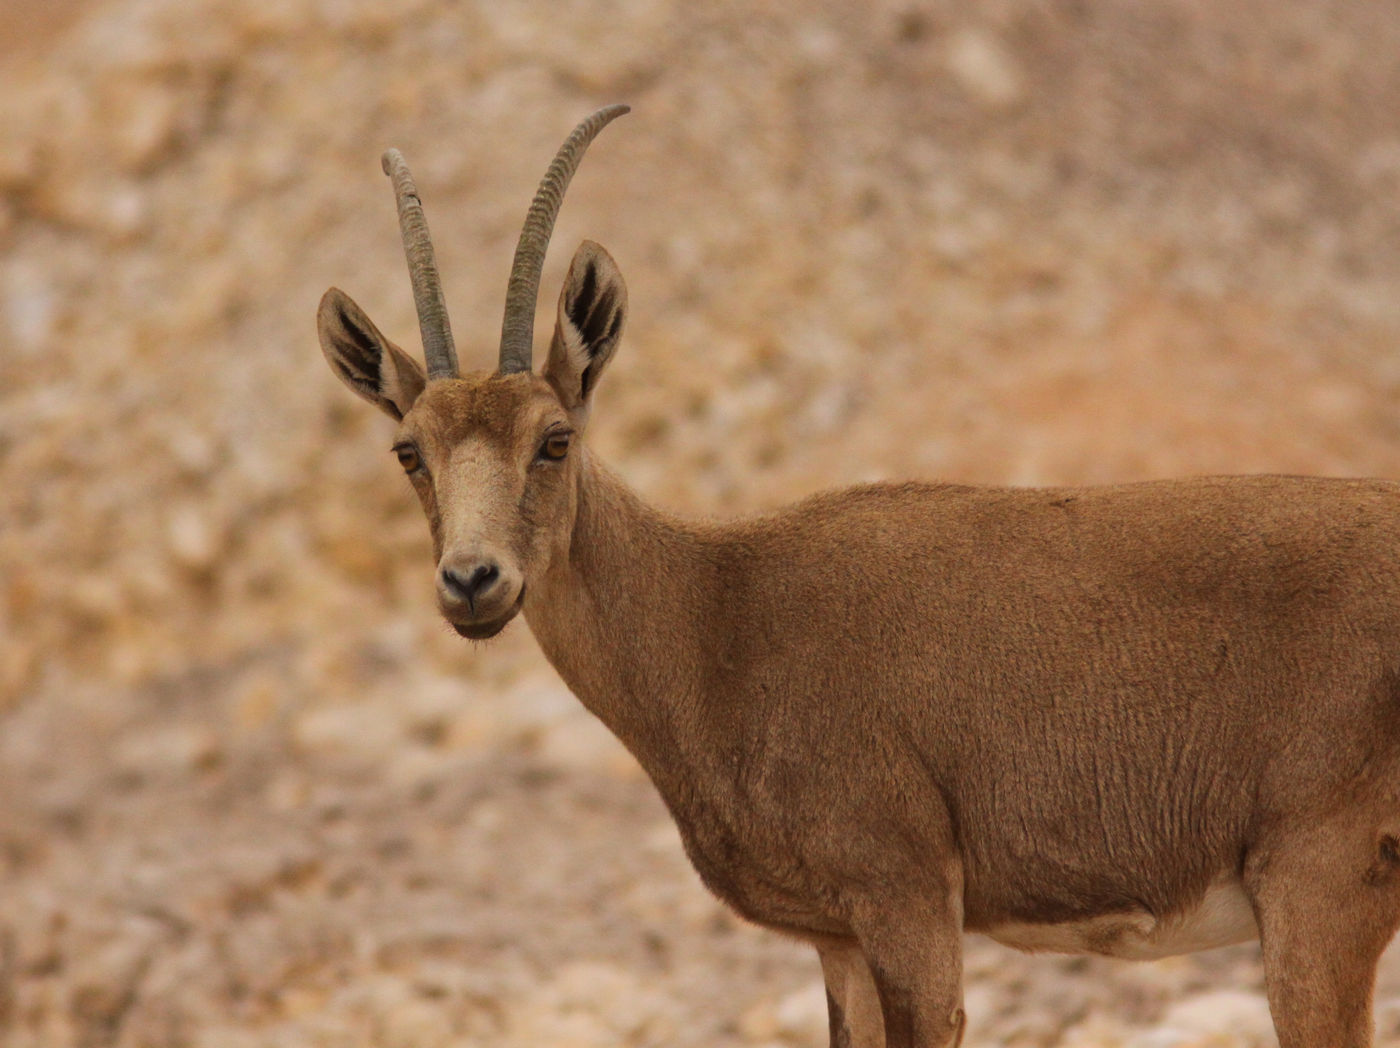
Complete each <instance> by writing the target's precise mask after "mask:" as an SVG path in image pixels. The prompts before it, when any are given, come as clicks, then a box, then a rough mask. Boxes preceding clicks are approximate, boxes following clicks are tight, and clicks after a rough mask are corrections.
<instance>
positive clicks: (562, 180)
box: [500, 105, 632, 375]
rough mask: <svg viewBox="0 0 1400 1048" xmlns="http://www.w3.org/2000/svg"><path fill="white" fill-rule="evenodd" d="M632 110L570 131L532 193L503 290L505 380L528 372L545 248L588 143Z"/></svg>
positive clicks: (613, 110) (603, 114)
mask: <svg viewBox="0 0 1400 1048" xmlns="http://www.w3.org/2000/svg"><path fill="white" fill-rule="evenodd" d="M631 108H632V107H631V106H624V105H614V106H606V107H605V108H603V109H600V110H598V111H597V112H596V113H594V114H593V115H592V116H590V117H589V118H588V119H587V120H585V121H584V122H583V123H581V124H579V125H578V127H576V128H574V131H573V134H571V135H570V136H569V137H568V138H567V139H565V140H564V144H563V145H562V146H560V147H559V152H558V153H556V154H555V156H554V162H553V163H551V164H550V165H549V170H548V171H546V172H545V175H544V178H543V180H541V182H540V188H539V189H537V190H536V191H535V199H534V201H532V202H531V204H530V210H529V212H528V213H527V214H526V215H525V228H523V229H522V230H521V231H520V240H519V242H518V243H517V244H516V245H515V261H514V262H513V263H512V264H511V267H510V284H509V286H508V287H507V288H506V313H505V319H504V320H502V321H501V364H500V370H501V374H503V375H508V374H510V373H511V372H514V371H529V370H530V368H531V363H530V357H531V355H532V351H533V349H534V342H535V302H536V300H537V299H538V298H539V292H540V273H541V272H542V271H543V269H544V255H545V251H546V250H548V248H549V235H550V234H551V233H552V232H554V219H555V218H556V217H557V216H558V214H559V205H560V204H562V203H563V201H564V190H565V189H567V188H568V187H569V180H570V179H571V178H573V177H574V172H575V171H576V170H578V165H579V161H580V160H582V159H583V153H584V150H586V149H587V148H588V144H589V143H590V142H592V141H593V139H594V137H595V136H596V135H597V134H598V132H599V131H601V130H603V128H605V127H607V125H608V124H609V123H611V122H612V121H613V120H615V119H616V118H617V117H620V116H621V115H622V114H623V113H626V112H630V111H631Z"/></svg>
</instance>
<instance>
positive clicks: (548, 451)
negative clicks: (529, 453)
mask: <svg viewBox="0 0 1400 1048" xmlns="http://www.w3.org/2000/svg"><path fill="white" fill-rule="evenodd" d="M570 436H571V434H568V433H551V434H550V435H549V436H547V437H545V438H544V443H543V444H542V445H540V458H544V459H549V460H551V461H553V462H558V461H559V460H560V459H561V458H563V457H564V456H565V455H567V454H568V453H569V438H570Z"/></svg>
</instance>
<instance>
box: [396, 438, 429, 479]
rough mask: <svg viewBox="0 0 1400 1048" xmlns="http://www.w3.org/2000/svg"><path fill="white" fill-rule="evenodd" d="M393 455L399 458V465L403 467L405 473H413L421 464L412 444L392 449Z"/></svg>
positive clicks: (416, 450)
mask: <svg viewBox="0 0 1400 1048" xmlns="http://www.w3.org/2000/svg"><path fill="white" fill-rule="evenodd" d="M394 454H395V455H397V456H398V457H399V465H400V466H402V467H403V471H404V472H405V473H415V472H417V471H418V468H419V467H420V466H422V465H423V462H422V460H421V459H419V457H418V449H417V448H415V447H414V446H413V445H412V444H400V445H398V446H397V447H395V448H394Z"/></svg>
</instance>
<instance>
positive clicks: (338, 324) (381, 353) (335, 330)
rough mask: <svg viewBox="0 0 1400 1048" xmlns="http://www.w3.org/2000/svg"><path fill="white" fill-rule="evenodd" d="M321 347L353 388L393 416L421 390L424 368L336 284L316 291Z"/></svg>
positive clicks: (400, 415)
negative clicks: (375, 324) (394, 342)
mask: <svg viewBox="0 0 1400 1048" xmlns="http://www.w3.org/2000/svg"><path fill="white" fill-rule="evenodd" d="M316 330H317V331H318V332H319V334H320V336H321V352H323V353H324V354H325V355H326V360H327V361H328V362H329V363H330V365H331V370H332V371H334V372H335V373H336V374H337V375H339V376H340V380H341V381H342V382H344V383H345V384H346V385H347V386H349V387H350V388H351V389H352V390H354V391H355V392H356V393H358V394H359V395H360V396H362V397H364V398H365V399H366V400H368V401H369V402H370V403H371V404H373V405H374V406H375V407H377V408H379V410H381V411H383V412H384V413H385V414H386V415H389V416H391V417H393V418H395V419H401V418H403V417H404V415H406V414H408V409H409V408H411V407H412V406H413V402H414V401H415V400H417V399H418V394H419V393H422V392H423V386H424V385H426V384H427V378H426V377H425V375H424V373H423V368H422V367H420V366H419V364H418V362H417V361H416V360H414V359H413V358H412V357H410V356H409V355H408V354H407V353H405V352H404V351H403V350H401V349H400V348H399V347H398V346H396V345H394V344H393V343H392V342H390V341H389V340H388V339H387V338H385V337H384V336H383V334H381V333H380V331H379V329H378V328H377V327H375V326H374V322H373V321H372V320H370V318H369V317H367V316H366V315H365V311H364V310H363V309H361V308H360V307H359V306H357V305H355V303H354V302H353V301H351V299H350V296H349V295H347V294H346V293H345V292H344V291H341V290H340V289H339V288H334V287H333V288H331V289H330V290H329V291H327V292H326V293H325V294H324V295H322V296H321V305H320V308H319V309H317V310H316Z"/></svg>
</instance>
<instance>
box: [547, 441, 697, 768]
mask: <svg viewBox="0 0 1400 1048" xmlns="http://www.w3.org/2000/svg"><path fill="white" fill-rule="evenodd" d="M712 557H713V546H712V544H711V543H708V542H706V541H705V540H704V539H703V538H702V537H701V533H700V530H699V529H697V528H693V527H688V526H686V525H685V524H683V523H682V522H680V521H678V520H676V519H674V518H672V517H670V516H668V515H666V514H664V513H661V512H660V511H658V510H656V509H654V508H652V507H650V506H648V505H647V504H646V503H644V502H643V501H642V500H641V499H640V498H639V497H638V496H637V495H636V494H635V493H634V492H632V491H631V489H629V488H628V487H627V486H626V485H625V484H624V483H623V482H622V481H621V480H619V479H618V478H617V477H615V476H614V475H613V474H612V473H610V472H609V471H608V470H607V469H606V468H605V467H603V466H602V465H601V464H599V463H597V462H596V461H594V460H592V459H589V460H586V461H585V462H584V464H583V469H582V472H581V474H580V477H579V487H578V512H577V516H576V518H575V524H574V530H573V534H572V536H571V538H570V545H569V551H568V556H567V558H565V557H562V556H559V557H556V563H554V564H553V565H552V566H551V568H550V570H549V572H548V573H547V574H546V576H545V578H543V579H540V580H538V584H535V585H533V589H534V592H533V593H530V594H527V597H526V602H525V608H524V611H525V617H526V619H527V621H528V622H529V623H530V628H531V630H532V631H533V632H534V634H535V637H536V639H537V640H538V641H539V644H540V647H541V648H542V649H543V650H544V653H545V656H546V657H547V658H548V659H549V661H550V662H551V663H552V664H553V665H554V668H555V669H556V670H557V671H558V672H559V675H560V676H561V677H563V679H564V682H565V683H566V684H568V685H569V688H570V689H571V690H572V691H573V692H574V694H575V695H577V696H578V697H579V699H580V700H581V701H582V702H583V704H584V705H585V706H586V707H588V709H589V710H590V711H591V712H592V713H594V714H595V715H596V716H597V717H598V718H599V719H600V720H602V721H603V723H604V724H606V725H607V726H608V728H609V729H610V730H611V731H612V732H613V734H615V735H616V736H617V737H618V738H619V739H621V740H622V742H623V744H624V745H626V746H627V748H628V749H630V750H631V751H632V753H633V754H634V755H635V756H636V757H637V758H638V760H640V761H641V762H642V764H643V766H644V767H646V769H647V771H648V772H649V773H650V774H651V775H652V777H653V779H655V778H656V776H657V774H658V771H659V769H658V767H657V766H656V761H655V759H654V758H656V757H659V756H660V753H659V752H658V751H659V749H661V748H663V747H664V748H666V749H668V750H669V749H670V748H671V741H672V739H673V738H674V736H675V734H676V733H677V732H682V733H683V732H684V727H685V725H687V724H688V723H689V721H690V718H691V717H693V716H695V715H696V714H697V713H698V710H697V705H698V699H699V679H700V660H701V655H700V642H699V637H700V632H699V630H698V628H697V627H698V625H699V623H701V622H703V621H704V620H705V618H707V617H708V616H709V613H710V610H711V608H712V605H713V601H714V593H713V589H714V582H713V580H714V579H715V577H716V572H715V570H714V567H713V564H712Z"/></svg>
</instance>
